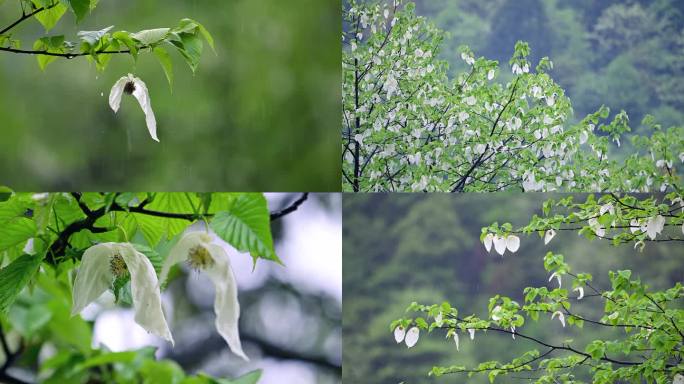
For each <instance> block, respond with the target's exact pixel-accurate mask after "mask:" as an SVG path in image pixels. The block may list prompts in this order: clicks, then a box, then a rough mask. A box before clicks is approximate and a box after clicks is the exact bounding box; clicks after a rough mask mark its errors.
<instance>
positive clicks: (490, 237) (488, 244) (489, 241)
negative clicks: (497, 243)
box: [482, 233, 494, 252]
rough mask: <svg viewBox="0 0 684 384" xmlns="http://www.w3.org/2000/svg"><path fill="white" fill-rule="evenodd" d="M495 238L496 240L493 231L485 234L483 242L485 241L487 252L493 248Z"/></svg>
mask: <svg viewBox="0 0 684 384" xmlns="http://www.w3.org/2000/svg"><path fill="white" fill-rule="evenodd" d="M493 240H494V235H492V234H491V233H488V234H487V235H486V236H485V238H484V240H482V242H483V243H484V246H485V249H486V250H487V252H489V251H491V250H492V241H493Z"/></svg>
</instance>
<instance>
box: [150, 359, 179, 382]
mask: <svg viewBox="0 0 684 384" xmlns="http://www.w3.org/2000/svg"><path fill="white" fill-rule="evenodd" d="M140 373H141V374H142V376H143V377H144V378H145V381H144V384H175V383H179V382H180V381H181V380H182V379H183V377H184V376H185V374H184V372H183V369H182V368H181V367H180V366H179V365H178V364H177V363H176V362H174V361H169V360H166V361H152V360H146V361H145V362H144V363H143V366H142V367H141V368H140Z"/></svg>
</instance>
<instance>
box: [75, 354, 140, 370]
mask: <svg viewBox="0 0 684 384" xmlns="http://www.w3.org/2000/svg"><path fill="white" fill-rule="evenodd" d="M137 355H138V353H137V352H135V351H127V352H110V353H104V354H101V355H97V356H93V357H91V358H89V359H86V360H85V361H84V362H82V363H81V364H78V365H77V366H76V367H74V371H76V372H78V371H83V370H85V369H88V368H91V367H97V366H100V365H107V364H112V363H130V362H132V361H133V360H135V358H136V357H137Z"/></svg>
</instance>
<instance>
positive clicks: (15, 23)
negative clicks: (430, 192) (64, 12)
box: [0, 1, 59, 35]
mask: <svg viewBox="0 0 684 384" xmlns="http://www.w3.org/2000/svg"><path fill="white" fill-rule="evenodd" d="M57 4H59V1H55V2H54V3H52V5H49V6H47V7H40V8H37V9H35V10H33V12H30V13H26V12H22V14H21V17H20V18H18V19H17V20H16V21H15V22H13V23H12V24H10V25H8V26H7V27H5V28H3V29H2V30H1V31H0V35H2V34H5V33H7V32H9V30H10V29H12V28H14V27H16V26H17V25H19V24H20V23H22V22H23V21H24V20H26V19H28V18H30V17H31V16H34V15H36V14H38V13H40V12H43V11H46V10H48V9H50V8H52V7H55V6H57Z"/></svg>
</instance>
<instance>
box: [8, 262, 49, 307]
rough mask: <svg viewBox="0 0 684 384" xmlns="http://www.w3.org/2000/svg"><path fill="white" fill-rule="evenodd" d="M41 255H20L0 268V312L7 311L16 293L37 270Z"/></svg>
mask: <svg viewBox="0 0 684 384" xmlns="http://www.w3.org/2000/svg"><path fill="white" fill-rule="evenodd" d="M42 260H43V257H42V256H37V255H36V256H32V255H22V256H20V257H19V258H18V259H16V260H14V261H13V262H12V263H10V264H9V265H8V266H6V267H5V268H3V269H0V314H2V313H7V311H8V310H9V307H10V306H11V305H12V303H14V300H15V299H16V298H17V295H18V294H19V293H20V292H21V290H22V289H24V287H25V286H26V284H28V282H29V281H30V280H31V278H32V277H33V274H34V273H36V270H38V266H39V265H40V262H41V261H42Z"/></svg>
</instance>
